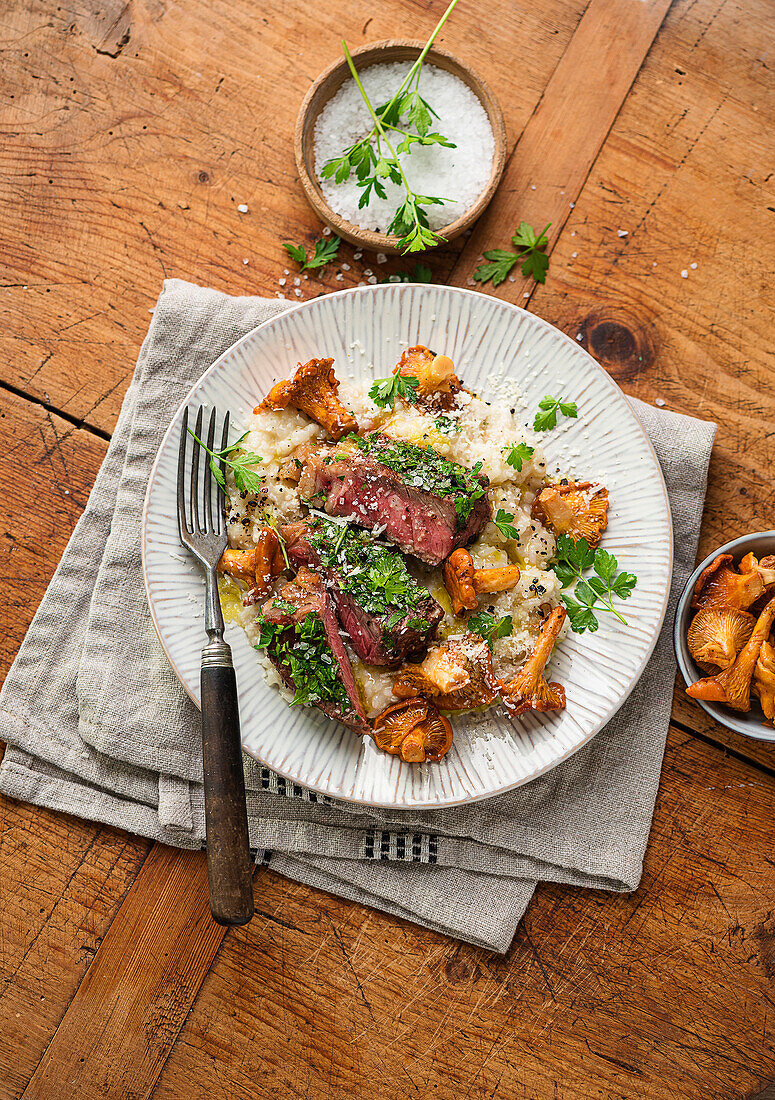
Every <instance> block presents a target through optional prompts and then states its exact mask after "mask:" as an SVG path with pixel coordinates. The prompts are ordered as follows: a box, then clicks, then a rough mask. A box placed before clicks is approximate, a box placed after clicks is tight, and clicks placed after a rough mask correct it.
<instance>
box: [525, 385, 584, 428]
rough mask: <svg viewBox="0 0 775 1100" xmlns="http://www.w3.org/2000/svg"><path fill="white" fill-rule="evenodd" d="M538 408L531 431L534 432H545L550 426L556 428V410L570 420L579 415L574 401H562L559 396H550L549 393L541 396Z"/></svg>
mask: <svg viewBox="0 0 775 1100" xmlns="http://www.w3.org/2000/svg"><path fill="white" fill-rule="evenodd" d="M538 408H539V409H540V410H541V411H540V412H537V413H536V415H535V420H534V421H533V431H536V432H546V431H548V430H549V429H550V428H556V427H557V413H558V412H561V413H562V415H563V416H569V417H570V418H571V419H572V420H575V419H576V417H577V416H578V415H579V410H578V407H577V405H576V402H575V401H563V399H562V398H561V397H552V396H551V394H547V395H546V397H542V398H541V400H540V401H539V402H538Z"/></svg>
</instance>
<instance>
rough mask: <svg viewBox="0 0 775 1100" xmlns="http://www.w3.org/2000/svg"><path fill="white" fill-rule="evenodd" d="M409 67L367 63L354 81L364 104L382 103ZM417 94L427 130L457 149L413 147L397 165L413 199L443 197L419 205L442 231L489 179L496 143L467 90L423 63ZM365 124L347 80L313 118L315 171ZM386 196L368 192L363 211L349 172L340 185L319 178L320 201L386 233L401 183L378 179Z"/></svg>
mask: <svg viewBox="0 0 775 1100" xmlns="http://www.w3.org/2000/svg"><path fill="white" fill-rule="evenodd" d="M409 68H410V66H409V64H408V63H391V64H381V65H371V66H369V68H367V69H364V71H363V72H362V73H360V74H359V75H360V78H361V80H362V82H363V86H364V88H365V90H366V94H367V95H368V97H369V99H370V100H371V102H372V103H373V104H375V105H381V104H383V103H387V102H388V101H389V100H390V99H391V98H392V96H393V95H394V94H395V92H396V90H397V89H398V87H399V85H400V84H401V81H402V80H403V79H404V77H405V76H406V74H407V73H408V71H409ZM419 90H420V93H421V95H422V96H423V98H424V99H426V100H427V101H428V103H430V105H431V107H432V108H433V110H434V111H435V112H436V114H437V115H438V118H434V120H433V126H432V129H433V130H435V131H438V132H439V133H442V134H443V135H444V136H445V137H446V138H447V139H448V140H449V141H451V142H453V143H454V145H455V146H456V148H454V149H447V148H445V147H444V146H441V145H426V146H419V145H414V146H412V152H411V153H400V154H399V160H400V162H401V167H402V168H403V170H404V172H405V174H406V177H407V179H408V181H409V185H410V187H411V188H412V189H413V191H415V193H417V194H420V195H438V196H439V197H442V198H444V199H445V200H447V201H445V202H443V203H442V204H441V205H440V206H430V207H426V208H425V209H426V211H427V215H428V222H429V224H430V227H431V229H441V228H443V226H445V225H449V223H450V222H451V221H454V220H455V219H456V218H459V217H461V215H463V214H464V213H465V212H466V210H468V209H469V208H470V207H471V206H473V204H474V203H475V202H476V200H477V199H478V198H479V196H480V195H481V193H482V191H483V190H484V189H485V187H486V186H487V181H488V180H489V178H490V170H491V168H492V162H493V157H494V153H495V141H494V138H493V133H492V128H491V126H490V123H489V120H488V118H487V113H486V112H485V110H484V107H483V106H482V104H481V103H480V101H479V99H478V98H477V97H476V95H475V94H474V93H473V92H472V91H471V89H470V88H469V87H468V86H467V85H466V84H464V83H463V81H462V80H459V79H458V78H457V77H456V76H453V75H452V74H451V73H448V72H445V71H444V70H443V69H438V68H436V67H435V66H434V65H425V66H423V69H422V75H421V77H420V89H419ZM370 129H371V119H370V116H369V113H368V110H367V108H366V104H365V103H364V102H363V99H362V97H361V93H360V92H359V90H358V88H357V85H356V84H355V81H353V80H348V81H347V82H346V83H345V84H343V85H342V87H341V88H340V89H339V91H338V92H337V93H336V95H335V96H333V97H332V98H331V99H330V100H329V102H328V103H327V104H326V106H325V107H324V108H323V110H322V111H321V112H320V115H319V116H318V120H317V122H316V124H315V145H314V149H315V172H316V174H317V176H318V178H319V179H320V173H321V171H322V169H323V166H324V165H325V164H326V162H327V161H329V160H332V159H333V158H334V157H339V156H341V155H342V153H343V152H344V151H345V150H346V149H349V148H350V146H352V145H354V144H355V142H357V141H359V140H360V139H361V138H363V137H364V136H365V135H366V134H367V133H368V132H369V130H370ZM381 182H382V183H384V186H385V191H386V196H387V197H386V198H384V199H380V198H378V197H377V196H376V195H374V194H372V197H371V199H370V201H369V204H368V206H366V207H364V209H363V210H359V209H358V200H359V198H360V195H361V190H360V188H359V187H358V186H357V184H356V180H355V177H354V175H353V174H351V176H350V178H349V179H348V180H347V181H346V182H345V183H334V181H333V180H332V179H327V180H324V179H320V186H321V188H322V190H323V194H324V196H325V198H326V201H327V202H328V204H329V205H330V206H331V208H332V209H333V210H335V211H336V213H337V214H339V215H340V217H342V218H346V219H347V221H349V222H351V223H352V224H353V225H358V226H360V227H361V228H362V229H373V230H377V231H381V232H383V233H384V232H386V231H387V228H388V226H389V225H390V222H391V221H392V220H393V216H394V214H395V212H396V210H397V208H398V207H399V206H400V205H401V203H402V202H403V201H404V197H405V192H404V189H403V187H402V186H400V185H399V184H396V183H393V182H392V181H391V180H388V179H386V180H382V181H381Z"/></svg>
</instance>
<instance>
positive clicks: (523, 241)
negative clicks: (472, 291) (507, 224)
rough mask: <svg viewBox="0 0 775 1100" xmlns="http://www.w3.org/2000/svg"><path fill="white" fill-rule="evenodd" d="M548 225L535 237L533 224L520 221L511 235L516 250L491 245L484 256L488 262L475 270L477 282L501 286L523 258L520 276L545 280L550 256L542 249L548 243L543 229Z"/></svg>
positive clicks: (538, 280)
mask: <svg viewBox="0 0 775 1100" xmlns="http://www.w3.org/2000/svg"><path fill="white" fill-rule="evenodd" d="M551 224H552V223H551V222H549V223H548V225H546V226H544V228H543V229H542V230H541V232H540V233H539V234H538V235H537V236H536V233H535V230H534V229H533V227H532V225H528V224H527V222H520V223H519V229H518V230H517V232H516V233H515V234H514V236H513V237H512V238H511V243H512V244H513V245H514V248H515V249H516V250H517V251H516V252H509V251H508V249H506V248H491V249H490V250H489V251H488V252H485V253H484V258H485V260H489V263H486V264H480V265H479V267H477V269H476V271H475V272H474V279H475V280H476V281H477V283H489V282H490V280H492V285H493V286H500V285H501V283H502V282H505V280H506V277H507V276H508V274H509V273H510V271H511V269H512V268H513V267H514V265H515V264H517V263H519V261H520V260H522V274H523V275H526V276H529V275H532V276H533V278H534V279H535V281H536V282H537V283H545V282H546V272H547V270H548V267H549V257H548V256H547V255H546V252H545V251H544V249H545V248H546V246H547V244H548V243H549V238H548V237H547V236H546V230H547V229H548V228H549V226H550V225H551Z"/></svg>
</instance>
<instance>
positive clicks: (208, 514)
mask: <svg viewBox="0 0 775 1100" xmlns="http://www.w3.org/2000/svg"><path fill="white" fill-rule="evenodd" d="M215 417H216V410H215V408H213V410H212V412H211V413H210V426H209V428H208V429H207V446H208V447H209V448H210V450H211V451H212V449H213V447H214V446H215ZM214 481H215V478H214V477H212V476H211V475H210V470H209V464H208V468H207V469H206V470H205V523H206V524H207V530H208V531H210V532H213V531H215V530H216V527H215V524H214V523H213V482H214Z"/></svg>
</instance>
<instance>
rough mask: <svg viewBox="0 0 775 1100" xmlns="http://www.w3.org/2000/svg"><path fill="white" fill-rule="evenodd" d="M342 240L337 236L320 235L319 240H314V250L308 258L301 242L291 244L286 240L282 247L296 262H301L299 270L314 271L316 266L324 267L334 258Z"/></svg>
mask: <svg viewBox="0 0 775 1100" xmlns="http://www.w3.org/2000/svg"><path fill="white" fill-rule="evenodd" d="M341 243H342V242H341V241H340V240H339V238H338V237H329V238H328V239H326V238H325V237H321V238H320V240H319V241H315V251H314V252H313V254H312V255H311V256H310V257H309V258H308V257H307V250H306V248H305V247H304V246H303V245H301V244H291V242H290V241H286V242H285V244H284V245H283V248H284V249H285V251H286V252H287V253H288V255H289V256H290V257H291V259H292V260H295V261H296V263H297V264H301V267H300V268H299V271H300V272H301V271H314V270H315V269H316V268H318V267H325V266H326V264H328V263H330V262H331V261H332V260H335V259H336V254H337V252H338V251H339V245H340V244H341Z"/></svg>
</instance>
